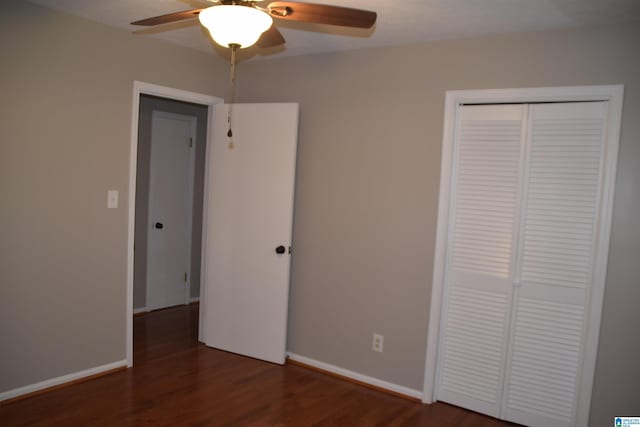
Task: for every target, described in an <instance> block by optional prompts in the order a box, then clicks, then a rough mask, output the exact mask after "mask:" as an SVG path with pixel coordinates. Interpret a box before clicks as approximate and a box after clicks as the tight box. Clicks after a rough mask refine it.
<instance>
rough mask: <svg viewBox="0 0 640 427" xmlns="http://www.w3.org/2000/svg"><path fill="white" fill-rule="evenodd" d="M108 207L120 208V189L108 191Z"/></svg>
mask: <svg viewBox="0 0 640 427" xmlns="http://www.w3.org/2000/svg"><path fill="white" fill-rule="evenodd" d="M107 208H109V209H117V208H118V190H108V191H107Z"/></svg>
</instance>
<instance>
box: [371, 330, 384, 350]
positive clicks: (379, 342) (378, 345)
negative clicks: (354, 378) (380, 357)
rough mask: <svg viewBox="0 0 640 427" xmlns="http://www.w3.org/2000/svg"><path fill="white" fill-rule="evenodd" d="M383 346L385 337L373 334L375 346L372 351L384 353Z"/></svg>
mask: <svg viewBox="0 0 640 427" xmlns="http://www.w3.org/2000/svg"><path fill="white" fill-rule="evenodd" d="M383 345H384V337H383V336H382V335H380V334H373V346H372V347H371V350H373V351H377V352H378V353H382V348H383Z"/></svg>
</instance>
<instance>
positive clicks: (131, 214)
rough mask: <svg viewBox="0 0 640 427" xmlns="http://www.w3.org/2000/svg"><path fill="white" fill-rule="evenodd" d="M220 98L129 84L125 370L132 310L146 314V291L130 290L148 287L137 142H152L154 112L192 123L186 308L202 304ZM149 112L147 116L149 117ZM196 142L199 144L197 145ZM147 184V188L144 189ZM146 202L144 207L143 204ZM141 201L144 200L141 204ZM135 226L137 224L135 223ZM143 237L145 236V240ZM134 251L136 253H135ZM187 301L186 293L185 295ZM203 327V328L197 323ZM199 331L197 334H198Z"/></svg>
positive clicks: (144, 153) (143, 171) (144, 165)
mask: <svg viewBox="0 0 640 427" xmlns="http://www.w3.org/2000/svg"><path fill="white" fill-rule="evenodd" d="M222 102H223V100H222V99H221V98H217V97H212V96H208V95H203V94H199V93H195V92H188V91H183V90H179V89H173V88H169V87H164V86H158V85H153V84H149V83H144V82H138V81H136V82H134V84H133V103H132V104H133V105H132V106H133V108H132V121H131V123H132V127H131V151H130V159H131V162H130V171H129V204H128V206H129V209H128V218H129V220H128V224H129V227H128V228H129V230H128V245H127V261H128V262H127V312H126V353H127V366H128V367H132V366H133V314H134V307H135V308H136V309H137V310H136V311H138V312H143V311H146V310H147V307H146V305H147V304H146V286H142V285H141V286H134V284H136V285H139V284H140V283H145V284H146V276H147V274H146V273H147V270H146V262H145V263H142V261H141V260H145V258H146V255H145V256H140V254H141V252H143V253H144V252H145V251H146V249H147V248H146V246H147V245H146V244H145V243H146V241H147V239H146V238H143V236H144V235H146V234H148V229H149V225H150V224H149V222H148V191H145V189H144V187H145V185H146V187H148V178H149V155H148V153H149V150H148V147H149V145H147V146H145V145H146V144H145V143H144V142H142V143H141V139H140V136H141V134H144V133H145V132H146V133H148V134H149V136H150V133H151V131H150V129H151V118H152V115H153V110H154V109H155V110H156V111H168V112H169V113H174V114H181V115H185V116H192V117H196V123H197V124H196V140H195V141H194V146H195V147H194V148H195V149H196V152H195V156H194V158H195V162H194V163H195V166H194V179H193V194H194V197H193V210H192V212H193V214H192V216H191V220H192V231H191V233H190V234H191V235H192V236H193V238H192V239H191V245H190V249H191V252H192V254H191V255H192V256H191V262H190V264H189V265H188V268H187V270H188V271H187V274H188V279H190V284H191V286H190V289H189V295H188V298H187V297H186V296H185V302H191V301H194V302H195V301H197V300H198V299H199V298H200V285H199V284H200V256H199V255H200V252H201V244H202V239H201V236H202V222H203V206H204V202H203V195H204V183H205V177H206V175H207V170H206V169H207V167H206V157H207V147H206V145H207V144H206V141H207V140H208V139H209V138H208V136H209V134H210V132H211V120H210V118H211V114H212V107H213V106H214V105H215V104H219V103H222ZM147 112H149V114H147ZM198 137H199V138H200V139H201V140H200V143H198ZM145 179H146V183H145ZM145 198H146V199H147V202H146V203H145V202H144V199H145ZM140 199H143V200H140ZM138 221H141V223H139V222H138ZM145 237H146V236H145ZM134 247H135V251H134ZM185 295H186V292H185ZM200 324H201V323H200ZM199 329H201V328H199Z"/></svg>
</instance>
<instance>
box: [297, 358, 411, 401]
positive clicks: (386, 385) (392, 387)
mask: <svg viewBox="0 0 640 427" xmlns="http://www.w3.org/2000/svg"><path fill="white" fill-rule="evenodd" d="M287 356H288V357H289V359H291V360H294V361H296V362H300V363H304V364H305V365H309V366H313V367H314V368H318V369H322V370H323V371H328V372H331V373H334V374H337V375H342V376H343V377H347V378H351V379H352V380H356V381H360V382H363V383H366V384H370V385H372V386H375V387H379V388H382V389H385V390H389V391H393V392H395V393H399V394H403V395H405V396H409V397H413V398H416V399H420V400H422V391H421V390H414V389H412V388H409V387H405V386H402V385H398V384H394V383H390V382H387V381H383V380H379V379H378V378H373V377H369V376H367V375H364V374H360V373H358V372H354V371H350V370H348V369H344V368H340V367H338V366H335V365H330V364H328V363H324V362H320V361H319V360H315V359H311V358H309V357H304V356H300V355H298V354H295V353H287Z"/></svg>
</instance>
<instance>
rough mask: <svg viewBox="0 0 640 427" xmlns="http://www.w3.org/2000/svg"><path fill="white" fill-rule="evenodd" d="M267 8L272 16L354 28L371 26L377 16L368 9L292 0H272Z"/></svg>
mask: <svg viewBox="0 0 640 427" xmlns="http://www.w3.org/2000/svg"><path fill="white" fill-rule="evenodd" d="M268 9H269V14H271V16H273V17H274V18H280V19H288V20H291V21H302V22H314V23H317V24H329V25H340V26H342V27H356V28H371V27H372V26H373V24H375V23H376V18H377V16H378V15H377V14H376V13H375V12H370V11H368V10H362V9H351V8H348V7H340V6H327V5H324V4H313V3H298V2H293V1H274V2H272V3H271V4H269V6H268Z"/></svg>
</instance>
